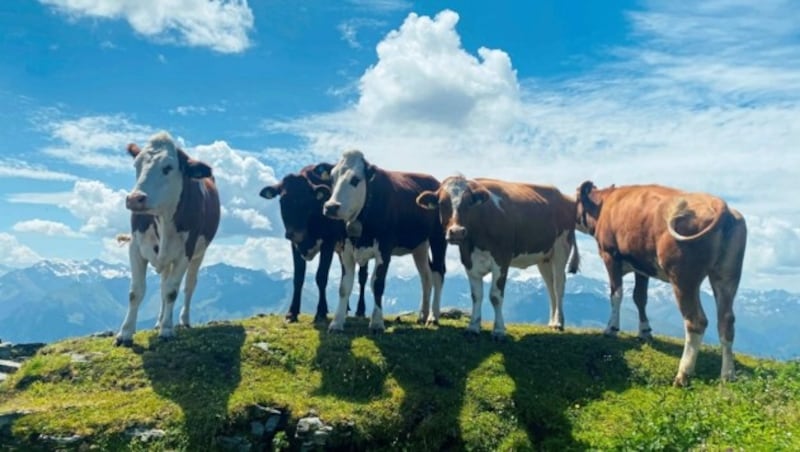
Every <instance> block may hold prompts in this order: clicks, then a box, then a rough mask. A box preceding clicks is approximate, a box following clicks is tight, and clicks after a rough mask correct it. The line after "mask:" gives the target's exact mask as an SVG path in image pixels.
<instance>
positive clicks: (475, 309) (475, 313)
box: [467, 273, 483, 334]
mask: <svg viewBox="0 0 800 452" xmlns="http://www.w3.org/2000/svg"><path fill="white" fill-rule="evenodd" d="M469 289H470V292H471V293H472V316H471V317H470V320H469V326H467V331H468V332H470V333H475V334H478V333H480V331H481V303H482V302H483V277H482V276H478V275H474V274H471V273H470V274H469Z"/></svg>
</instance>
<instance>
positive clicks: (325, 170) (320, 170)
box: [311, 163, 333, 182]
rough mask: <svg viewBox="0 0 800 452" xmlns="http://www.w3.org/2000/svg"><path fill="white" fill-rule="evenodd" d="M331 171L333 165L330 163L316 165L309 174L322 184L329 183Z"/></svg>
mask: <svg viewBox="0 0 800 452" xmlns="http://www.w3.org/2000/svg"><path fill="white" fill-rule="evenodd" d="M332 169H333V165H331V164H330V163H317V165H316V166H314V168H312V170H311V172H312V173H314V175H315V176H317V177H318V178H319V180H321V181H322V182H330V180H331V170H332Z"/></svg>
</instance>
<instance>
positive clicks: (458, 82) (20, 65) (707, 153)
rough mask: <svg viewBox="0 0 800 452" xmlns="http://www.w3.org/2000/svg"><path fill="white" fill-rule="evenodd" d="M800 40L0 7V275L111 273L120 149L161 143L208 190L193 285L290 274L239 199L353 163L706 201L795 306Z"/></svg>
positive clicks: (207, 6)
mask: <svg viewBox="0 0 800 452" xmlns="http://www.w3.org/2000/svg"><path fill="white" fill-rule="evenodd" d="M798 23H800V12H798V8H796V7H795V5H794V4H793V2H791V1H780V0H764V1H760V2H758V3H757V4H755V3H754V2H751V1H744V0H713V1H704V2H670V1H663V2H662V1H620V2H586V1H577V0H569V1H565V0H559V1H536V2H530V1H519V2H516V1H503V2H491V3H490V2H444V1H426V2H412V1H403V0H376V1H367V0H349V1H339V2H330V1H321V0H320V1H304V2H297V1H292V0H281V1H258V2H249V3H248V2H244V1H219V0H215V1H207V0H181V1H178V0H170V1H167V0H40V1H22V0H10V1H4V2H0V29H2V30H3V33H2V34H1V36H2V37H0V46H1V47H0V49H1V51H0V135H2V137H3V142H4V145H3V146H2V148H0V149H2V150H0V193H1V195H0V209H1V210H2V212H3V214H2V215H1V216H0V217H1V218H0V265H2V266H6V267H8V266H11V267H13V266H25V265H29V264H30V263H33V262H35V261H37V260H39V259H81V260H82V259H91V258H102V259H106V260H112V261H123V262H124V261H125V252H124V250H122V249H120V248H119V247H117V246H116V245H115V244H114V241H113V238H114V236H115V235H116V234H117V233H120V232H125V231H126V230H127V228H128V221H129V220H128V215H127V213H126V211H125V209H124V203H123V202H122V200H123V198H124V195H125V192H126V190H128V189H130V188H131V187H132V185H133V169H132V166H131V162H130V160H129V157H128V156H127V155H126V154H125V152H124V149H125V145H126V144H127V143H128V142H130V141H136V142H139V143H142V142H143V141H144V140H146V138H147V137H148V136H149V135H150V134H151V133H153V132H155V131H157V130H160V129H164V130H167V131H169V132H170V133H171V134H172V135H173V136H175V137H176V138H178V139H179V140H181V141H182V142H183V143H184V145H185V147H186V149H187V150H188V152H189V153H190V154H192V155H194V156H196V157H198V158H201V159H203V160H205V161H207V162H209V163H211V164H212V165H213V166H214V168H215V173H216V175H217V178H218V181H219V185H220V190H221V192H222V196H223V203H224V207H225V210H224V215H223V223H222V230H221V233H220V236H219V239H218V240H216V241H215V244H214V245H212V247H211V249H210V250H209V254H208V255H207V256H208V257H207V259H208V262H209V263H211V262H219V261H224V262H228V263H231V264H234V265H242V266H247V267H251V268H264V269H267V270H271V271H274V270H287V269H288V267H289V266H290V265H291V263H290V259H289V248H288V244H287V243H286V241H285V240H283V239H282V238H281V237H282V235H283V231H282V226H281V225H280V221H279V217H278V215H277V203H267V202H265V201H263V200H261V199H259V198H258V196H257V194H258V190H259V189H260V188H261V187H262V186H263V185H265V184H268V183H272V182H274V181H275V180H276V178H280V177H282V176H283V175H284V174H285V173H286V172H288V171H293V170H296V169H298V168H299V167H300V166H302V165H304V164H307V163H310V162H312V161H319V160H328V161H334V160H335V159H336V158H337V156H338V155H340V154H341V152H342V151H344V150H346V149H350V148H359V149H361V150H362V151H364V152H365V154H366V155H367V157H368V158H369V159H371V160H372V161H373V162H375V163H377V164H379V165H381V166H383V167H386V168H391V169H399V170H413V171H422V172H428V173H431V174H433V175H435V176H437V177H445V176H447V175H450V174H453V173H455V172H462V173H464V174H466V175H467V176H471V177H477V176H492V177H499V178H505V179H510V180H524V181H531V182H538V183H551V184H555V185H556V186H558V187H559V188H561V189H562V190H563V191H565V192H567V193H570V194H572V193H574V190H575V188H576V187H577V186H578V185H579V184H580V183H581V182H582V181H584V180H586V179H592V180H594V181H595V183H596V184H597V185H599V186H606V185H610V184H612V183H616V184H618V185H619V184H627V183H661V184H666V185H673V186H677V187H681V188H685V189H687V190H696V191H707V192H711V193H714V194H718V195H720V196H723V197H724V198H725V199H727V200H728V201H729V203H730V204H731V205H733V206H734V207H736V208H738V209H739V210H741V211H742V212H743V213H744V214H745V216H746V218H747V219H748V225H749V228H750V237H749V243H748V251H747V258H746V268H745V278H744V282H743V284H744V285H745V286H747V287H753V288H783V289H788V290H795V291H797V290H800V278H798V276H800V275H798V273H800V227H799V226H798V225H800V203H798V202H797V195H796V190H797V183H796V180H797V177H798V175H800V150H799V149H798V144H800V126H798V124H800V123H798V121H797V118H799V117H800V35H798V33H797V26H796V24H798ZM580 244H581V248H582V252H583V254H584V259H583V262H584V267H583V268H584V272H585V273H587V274H589V275H590V276H597V277H603V272H602V269H601V268H600V262H599V260H598V259H597V256H596V249H595V246H594V244H593V243H592V242H591V241H590V239H589V238H588V237H583V238H582V239H581V242H580ZM456 254H457V253H455V252H454V250H451V252H450V253H449V256H448V257H449V258H450V262H451V264H450V266H449V268H450V269H451V271H456V272H457V271H461V269H460V267H459V265H458V263H457V260H456V259H457V256H456ZM407 260H409V262H404V260H403V259H397V264H396V269H395V271H397V272H401V273H402V272H411V271H412V270H410V269H411V268H413V265H412V264H411V263H410V259H407ZM393 265H394V264H393ZM532 272H533V273H535V271H533V270H532Z"/></svg>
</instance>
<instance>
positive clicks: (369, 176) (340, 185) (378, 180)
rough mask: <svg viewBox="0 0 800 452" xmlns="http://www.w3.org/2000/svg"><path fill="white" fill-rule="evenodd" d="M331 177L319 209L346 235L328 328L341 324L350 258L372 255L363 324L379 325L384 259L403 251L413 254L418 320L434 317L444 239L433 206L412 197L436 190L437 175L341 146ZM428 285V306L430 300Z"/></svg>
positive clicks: (364, 260) (436, 316)
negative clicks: (369, 307) (395, 166)
mask: <svg viewBox="0 0 800 452" xmlns="http://www.w3.org/2000/svg"><path fill="white" fill-rule="evenodd" d="M331 177H332V190H331V193H330V199H329V200H328V201H327V202H326V203H325V206H324V209H323V211H324V214H325V215H326V216H328V217H330V218H336V219H339V220H343V221H344V222H345V223H346V225H347V230H348V235H349V237H348V240H346V241H345V247H344V251H343V252H342V255H341V256H342V268H343V272H342V282H341V285H340V286H339V296H340V299H339V307H338V309H337V310H336V315H335V316H334V318H333V321H332V322H331V324H330V326H329V330H331V331H336V330H342V329H343V328H344V321H345V315H346V313H347V301H348V298H349V297H350V292H351V291H352V289H353V276H354V269H355V264H356V263H358V264H359V265H365V264H366V263H367V262H368V261H369V260H370V259H375V262H376V263H375V269H374V271H373V275H372V292H373V295H374V296H375V306H374V308H373V311H372V317H371V319H370V325H369V327H370V329H371V330H372V331H382V330H383V329H384V324H383V309H382V305H381V297H382V296H383V290H384V286H385V283H386V272H387V270H388V268H389V262H390V261H391V258H392V256H402V255H405V254H409V253H410V254H412V255H413V257H414V264H416V267H417V270H418V271H419V275H420V281H421V283H422V302H421V306H420V313H419V321H420V322H429V323H436V322H438V320H439V305H440V301H441V295H442V283H443V280H444V273H445V262H444V260H445V252H446V250H447V242H445V239H444V231H443V230H442V225H441V223H440V222H439V218H438V215H437V214H436V212H434V211H429V210H425V209H422V208H420V207H419V206H418V205H417V204H416V198H417V196H418V195H419V194H420V193H422V192H423V191H425V190H436V189H437V188H438V187H439V181H437V180H436V179H435V178H433V177H432V176H428V175H425V174H417V173H402V172H395V171H386V170H383V169H380V168H378V167H376V166H375V165H372V164H370V163H368V162H367V161H366V160H365V159H364V154H362V153H361V152H360V151H347V152H345V153H344V154H343V155H342V158H341V159H340V160H339V162H338V163H336V165H335V166H334V167H333V169H332V171H331ZM320 190H321V191H322V192H323V193H325V191H326V190H327V188H326V187H320ZM429 249H430V251H431V259H430V260H429V257H428V250H429ZM431 286H433V306H431V305H430V296H431Z"/></svg>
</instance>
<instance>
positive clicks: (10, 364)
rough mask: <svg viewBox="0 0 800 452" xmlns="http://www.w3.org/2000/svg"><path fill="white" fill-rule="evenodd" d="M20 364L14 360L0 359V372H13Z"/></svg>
mask: <svg viewBox="0 0 800 452" xmlns="http://www.w3.org/2000/svg"><path fill="white" fill-rule="evenodd" d="M21 366H22V364H20V363H18V362H16V361H10V360H7V359H0V372H4V373H14V372H16V371H18V370H19V368H20V367H21Z"/></svg>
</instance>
